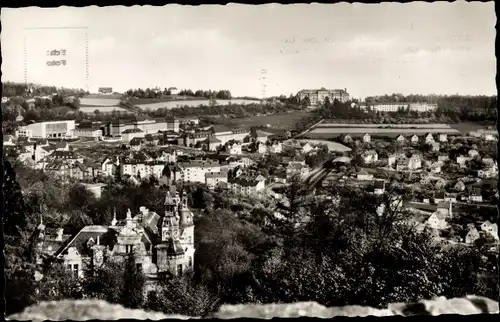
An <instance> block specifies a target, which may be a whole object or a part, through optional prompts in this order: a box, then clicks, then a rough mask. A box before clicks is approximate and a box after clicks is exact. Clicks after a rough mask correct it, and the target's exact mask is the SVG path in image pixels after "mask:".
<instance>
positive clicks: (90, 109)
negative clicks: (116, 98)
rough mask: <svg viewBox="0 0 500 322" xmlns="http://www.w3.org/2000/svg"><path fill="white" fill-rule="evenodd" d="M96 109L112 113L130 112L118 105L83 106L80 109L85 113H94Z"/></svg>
mask: <svg viewBox="0 0 500 322" xmlns="http://www.w3.org/2000/svg"><path fill="white" fill-rule="evenodd" d="M95 110H99V112H101V113H111V112H113V111H120V112H128V111H127V110H126V109H124V108H121V107H118V106H82V107H80V111H82V112H83V113H91V114H93V113H94V111H95Z"/></svg>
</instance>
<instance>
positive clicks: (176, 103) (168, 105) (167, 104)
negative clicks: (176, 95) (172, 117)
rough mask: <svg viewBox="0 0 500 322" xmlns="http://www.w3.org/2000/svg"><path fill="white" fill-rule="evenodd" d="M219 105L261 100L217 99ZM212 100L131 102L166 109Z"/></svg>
mask: <svg viewBox="0 0 500 322" xmlns="http://www.w3.org/2000/svg"><path fill="white" fill-rule="evenodd" d="M216 101H217V105H229V103H232V104H252V103H260V101H253V100H246V99H234V100H216ZM209 102H210V100H207V99H201V100H200V99H198V100H177V101H170V100H167V101H163V102H156V103H147V104H137V103H136V102H134V101H132V102H131V103H132V104H134V105H135V106H138V107H140V108H142V109H143V110H145V109H150V110H157V109H159V108H166V109H172V108H177V107H182V106H189V107H197V106H200V105H205V106H208V105H209V104H210V103H209Z"/></svg>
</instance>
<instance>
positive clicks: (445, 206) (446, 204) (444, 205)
mask: <svg viewBox="0 0 500 322" xmlns="http://www.w3.org/2000/svg"><path fill="white" fill-rule="evenodd" d="M443 198H444V197H443ZM450 206H451V202H450V201H444V202H440V203H438V205H437V207H438V209H440V208H441V209H449V208H450Z"/></svg>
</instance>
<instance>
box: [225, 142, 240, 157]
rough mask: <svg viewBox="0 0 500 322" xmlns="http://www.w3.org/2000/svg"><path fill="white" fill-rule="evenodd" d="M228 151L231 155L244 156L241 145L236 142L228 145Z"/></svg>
mask: <svg viewBox="0 0 500 322" xmlns="http://www.w3.org/2000/svg"><path fill="white" fill-rule="evenodd" d="M226 150H227V152H228V153H229V154H231V155H240V154H242V151H241V144H240V143H237V142H234V143H232V144H228V146H227V149H226Z"/></svg>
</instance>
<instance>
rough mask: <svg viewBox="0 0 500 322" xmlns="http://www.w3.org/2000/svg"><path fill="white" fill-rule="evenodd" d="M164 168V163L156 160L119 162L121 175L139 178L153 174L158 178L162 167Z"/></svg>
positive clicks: (161, 172)
mask: <svg viewBox="0 0 500 322" xmlns="http://www.w3.org/2000/svg"><path fill="white" fill-rule="evenodd" d="M164 168H165V164H164V163H158V162H146V163H136V162H130V163H128V162H123V163H122V164H120V173H121V175H129V176H138V175H140V177H141V178H146V177H150V176H154V177H156V178H160V177H161V176H162V174H163V169H164Z"/></svg>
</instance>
